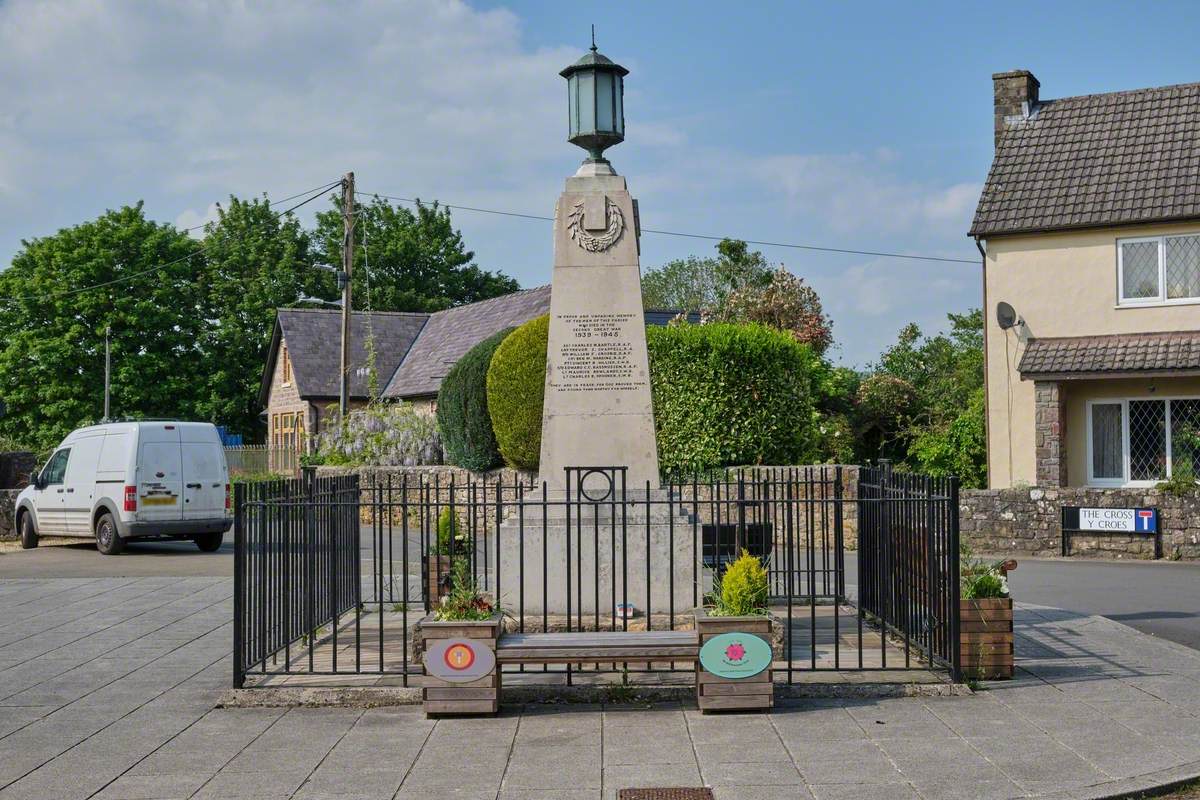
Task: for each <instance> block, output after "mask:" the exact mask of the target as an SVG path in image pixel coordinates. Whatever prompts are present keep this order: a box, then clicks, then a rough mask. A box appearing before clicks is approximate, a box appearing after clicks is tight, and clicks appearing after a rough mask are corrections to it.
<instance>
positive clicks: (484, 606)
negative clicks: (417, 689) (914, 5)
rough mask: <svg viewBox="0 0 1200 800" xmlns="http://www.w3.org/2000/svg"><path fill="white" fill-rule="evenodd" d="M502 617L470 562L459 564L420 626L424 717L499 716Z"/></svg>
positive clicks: (464, 561) (465, 560) (463, 560)
mask: <svg viewBox="0 0 1200 800" xmlns="http://www.w3.org/2000/svg"><path fill="white" fill-rule="evenodd" d="M502 619H503V617H502V615H501V612H500V610H499V609H498V608H496V606H495V604H494V603H493V602H492V601H491V599H490V598H489V597H487V596H486V595H484V594H483V593H482V592H480V591H479V587H478V584H477V583H476V582H475V579H474V577H472V575H471V569H470V564H469V563H468V561H467V559H465V558H464V559H460V560H457V561H455V562H454V568H453V576H452V578H451V582H450V591H449V593H448V594H447V595H446V596H445V597H444V598H442V600H441V602H440V603H439V605H438V607H437V608H436V609H435V610H434V612H433V613H431V614H429V615H428V616H426V617H425V618H424V619H422V620H421V621H420V622H419V623H417V629H418V635H419V637H420V640H421V652H422V660H423V662H424V664H425V677H424V684H423V689H422V699H423V701H424V707H425V714H426V715H427V716H428V715H456V714H494V713H496V711H498V710H499V709H500V684H501V675H500V667H499V665H497V664H496V641H497V640H498V639H499V638H500V634H501V632H502V631H501V628H502Z"/></svg>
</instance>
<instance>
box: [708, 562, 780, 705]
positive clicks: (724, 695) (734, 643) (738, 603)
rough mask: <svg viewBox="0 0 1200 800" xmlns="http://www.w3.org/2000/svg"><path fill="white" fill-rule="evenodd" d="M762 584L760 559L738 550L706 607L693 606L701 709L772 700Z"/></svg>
mask: <svg viewBox="0 0 1200 800" xmlns="http://www.w3.org/2000/svg"><path fill="white" fill-rule="evenodd" d="M767 587H768V584H767V571H766V569H765V568H764V567H763V565H762V562H761V561H759V560H758V559H757V558H755V557H754V556H752V555H750V554H749V553H748V552H746V551H742V556H741V558H739V559H738V560H737V561H734V562H733V563H732V564H730V565H729V566H728V567H727V568H726V569H725V572H724V574H722V575H721V576H720V577H719V579H718V580H717V582H716V586H715V588H714V591H713V593H712V594H711V595H710V596H709V597H708V598H707V599H708V602H709V605H708V607H704V608H698V609H696V633H697V635H698V636H699V638H700V663H699V664H698V665H697V667H696V705H698V706H699V707H700V710H701V711H702V712H707V711H712V710H717V709H743V710H745V709H764V708H771V707H772V706H773V705H774V704H775V685H774V683H773V682H772V672H771V663H772V658H773V656H772V651H771V644H770V642H771V617H770V615H769V614H768V613H767Z"/></svg>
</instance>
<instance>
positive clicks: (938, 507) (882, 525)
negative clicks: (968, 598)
mask: <svg viewBox="0 0 1200 800" xmlns="http://www.w3.org/2000/svg"><path fill="white" fill-rule="evenodd" d="M858 502H859V533H858V582H859V607H860V608H861V609H862V611H863V615H864V616H865V617H866V618H868V619H873V620H875V621H877V622H879V623H880V624H881V625H883V626H884V628H885V629H886V630H887V631H888V632H889V633H890V634H891V635H893V636H894V637H896V638H897V640H901V641H903V659H904V662H905V664H906V665H907V664H908V663H910V662H911V661H912V659H913V658H914V657H918V658H921V659H923V660H925V661H927V662H930V663H933V664H938V665H941V666H943V667H946V668H947V669H949V670H950V671H951V672H952V674H954V675H955V676H957V675H958V674H959V668H958V664H959V627H960V624H959V623H960V620H959V613H960V610H959V598H960V596H961V590H960V584H959V557H960V555H959V518H958V479H957V478H954V477H948V478H932V477H929V476H925V475H916V474H911V473H905V472H896V471H894V470H893V469H892V466H891V465H890V464H887V463H884V464H882V465H880V466H877V467H864V468H863V469H862V470H861V472H860V475H859V483H858ZM887 655H888V653H887V651H886V650H885V651H884V653H883V656H884V658H885V659H886V658H887ZM893 658H894V656H893ZM885 665H886V664H885Z"/></svg>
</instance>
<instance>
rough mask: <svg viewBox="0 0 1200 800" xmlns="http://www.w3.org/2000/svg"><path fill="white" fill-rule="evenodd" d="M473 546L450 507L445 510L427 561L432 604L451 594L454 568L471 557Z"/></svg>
mask: <svg viewBox="0 0 1200 800" xmlns="http://www.w3.org/2000/svg"><path fill="white" fill-rule="evenodd" d="M471 545H472V542H471V536H470V532H469V531H467V530H466V529H465V528H464V526H463V525H462V524H461V523H460V522H459V520H458V518H457V517H455V515H454V513H453V512H452V511H451V510H450V509H449V508H448V507H447V508H443V509H442V511H441V513H440V514H438V519H437V539H436V541H435V544H434V546H433V547H432V548H431V550H432V552H431V553H430V555H429V558H428V561H427V579H428V581H429V599H430V602H431V603H437V602H438V601H440V600H441V599H442V598H444V597H445V596H446V595H447V594H448V593H449V591H450V585H451V582H452V581H451V572H452V571H453V567H454V565H455V564H456V563H457V562H458V561H460V560H466V559H467V558H469V557H470V555H471V552H472V547H471Z"/></svg>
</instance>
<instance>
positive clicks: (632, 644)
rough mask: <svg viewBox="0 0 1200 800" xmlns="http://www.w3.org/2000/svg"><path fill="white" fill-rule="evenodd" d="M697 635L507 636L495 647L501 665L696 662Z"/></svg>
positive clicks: (575, 633) (589, 633)
mask: <svg viewBox="0 0 1200 800" xmlns="http://www.w3.org/2000/svg"><path fill="white" fill-rule="evenodd" d="M699 653H700V640H699V639H698V638H697V636H696V632H695V631H572V632H569V633H506V634H504V635H503V636H501V637H500V641H499V642H498V643H497V645H496V661H497V663H499V664H611V663H622V664H625V663H631V664H646V663H650V662H652V661H660V662H661V661H695V660H696V659H697V658H698V656H699Z"/></svg>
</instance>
